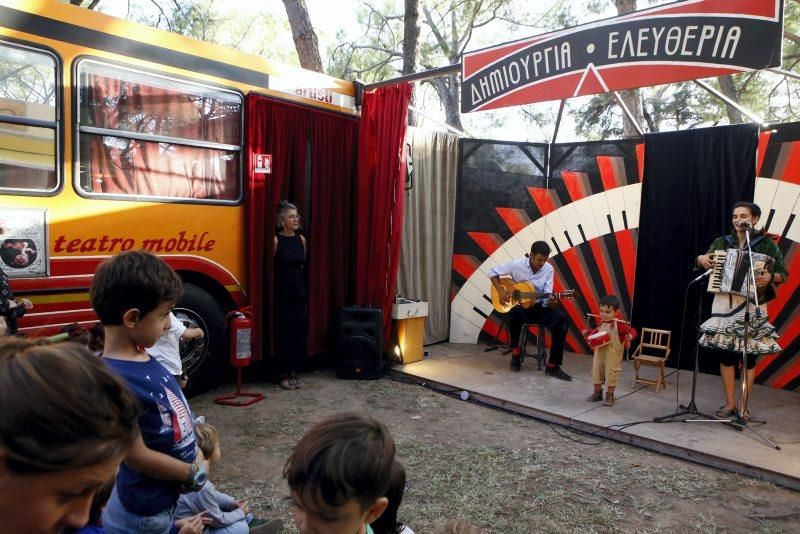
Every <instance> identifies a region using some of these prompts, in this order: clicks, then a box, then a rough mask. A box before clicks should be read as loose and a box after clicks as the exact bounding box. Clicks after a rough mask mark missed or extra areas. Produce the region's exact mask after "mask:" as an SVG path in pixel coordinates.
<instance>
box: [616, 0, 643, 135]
mask: <svg viewBox="0 0 800 534" xmlns="http://www.w3.org/2000/svg"><path fill="white" fill-rule="evenodd" d="M614 5H615V6H616V8H617V13H618V14H619V15H625V14H628V13H632V12H634V11H636V0H614ZM619 96H620V98H622V101H623V102H624V103H625V105H626V106H627V107H628V111H630V112H631V115H633V116H634V117H635V118H636V122H638V123H639V124H641V123H642V98H641V96H640V94H639V90H638V89H629V90H627V91H620V95H619ZM622 135H623V136H624V137H636V136H638V135H639V132H638V131H637V130H636V127H635V126H634V125H633V123H632V122H631V121H630V120H628V116H627V115H625V114H624V113H623V114H622Z"/></svg>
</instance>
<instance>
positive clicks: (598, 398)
mask: <svg viewBox="0 0 800 534" xmlns="http://www.w3.org/2000/svg"><path fill="white" fill-rule="evenodd" d="M586 400H587V401H589V402H600V401H601V400H603V392H602V390H601V391H598V392H597V393H592V394H591V395H589V396H588V397H586Z"/></svg>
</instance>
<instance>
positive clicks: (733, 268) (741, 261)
mask: <svg viewBox="0 0 800 534" xmlns="http://www.w3.org/2000/svg"><path fill="white" fill-rule="evenodd" d="M712 256H713V263H714V264H713V266H712V267H711V269H712V272H711V277H710V278H709V279H708V292H709V293H732V294H734V295H741V296H743V297H747V296H749V297H750V298H754V296H755V293H754V292H753V289H756V288H754V287H752V283H751V288H750V294H749V295H748V293H747V278H748V276H749V274H750V258H749V257H748V255H747V251H746V250H740V249H737V248H729V249H728V250H715V251H714V253H713V254H712ZM753 271H754V272H755V275H756V276H760V275H762V274H763V273H765V272H769V273H772V272H775V259H774V258H773V257H772V256H767V255H766V254H761V253H760V252H753ZM757 289H758V298H759V302H761V301H763V302H766V301H768V300H772V299H773V298H775V296H776V293H775V285H774V284H770V285H768V286H766V287H761V288H757Z"/></svg>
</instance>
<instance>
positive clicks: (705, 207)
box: [632, 124, 758, 370]
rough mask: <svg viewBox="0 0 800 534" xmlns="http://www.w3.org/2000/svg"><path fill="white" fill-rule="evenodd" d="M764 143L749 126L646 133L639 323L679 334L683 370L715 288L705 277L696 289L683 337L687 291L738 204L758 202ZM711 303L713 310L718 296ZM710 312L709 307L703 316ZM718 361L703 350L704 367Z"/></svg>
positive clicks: (675, 339)
mask: <svg viewBox="0 0 800 534" xmlns="http://www.w3.org/2000/svg"><path fill="white" fill-rule="evenodd" d="M757 144H758V128H757V127H756V126H754V125H749V124H745V125H736V126H720V127H714V128H703V129H697V130H689V131H685V132H669V133H657V134H648V135H646V136H645V160H644V161H645V163H644V180H643V183H642V203H641V211H640V217H639V244H638V252H637V257H636V283H635V286H634V298H633V314H632V320H633V324H634V326H636V327H637V328H642V327H651V328H661V329H665V330H671V331H672V342H671V346H672V352H671V354H670V358H669V360H668V362H667V365H670V366H673V367H674V366H677V364H678V357H679V355H681V354H682V355H683V356H682V357H681V358H680V365H681V367H684V368H691V367H693V365H694V361H693V357H694V347H695V346H696V343H697V326H698V324H699V323H698V317H697V301H698V299H699V298H701V297H702V296H704V295H706V292H705V287H706V285H707V283H706V282H705V281H703V282H699V283H697V284H695V285H694V286H693V289H692V290H690V291H689V299H688V302H687V303H686V304H687V305H686V317H685V329H686V333H685V335H684V336H681V328H682V323H683V322H684V321H683V319H684V317H683V313H684V295H685V293H686V288H687V285H688V283H689V282H690V281H691V280H692V279H693V278H694V277H695V276H697V275H698V274H701V271H694V258H695V257H696V256H697V255H698V254H701V253H704V252H705V251H706V250H708V246H709V245H710V244H711V242H712V241H713V240H714V239H715V238H716V237H719V236H720V235H723V234H726V233H728V232H730V231H731V229H732V227H731V212H732V209H731V208H732V206H733V204H734V203H736V202H737V201H740V200H746V201H750V202H752V200H753V193H754V190H755V169H756V147H757ZM695 286H696V287H695ZM703 300H704V301H705V302H706V307H707V306H708V303H709V302H710V300H709V299H708V297H703ZM707 314H708V309H705V310H704V311H703V313H702V314H701V315H702V318H705V317H706V316H707ZM681 338H683V339H682V343H681ZM712 360H713V361H712ZM718 362H719V360H718V359H714V357H713V355H707V354H705V353H703V354H701V367H702V368H703V369H704V370H706V369H707V370H713V369H714V368H716V367H717V364H718Z"/></svg>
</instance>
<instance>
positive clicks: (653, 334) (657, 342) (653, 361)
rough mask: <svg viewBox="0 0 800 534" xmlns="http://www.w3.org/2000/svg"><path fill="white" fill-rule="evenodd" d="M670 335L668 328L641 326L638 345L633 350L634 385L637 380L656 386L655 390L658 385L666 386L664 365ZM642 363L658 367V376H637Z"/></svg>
mask: <svg viewBox="0 0 800 534" xmlns="http://www.w3.org/2000/svg"><path fill="white" fill-rule="evenodd" d="M671 337H672V332H671V331H669V330H657V329H655V328H642V332H641V337H640V338H639V339H640V342H639V346H638V347H636V350H635V351H634V352H633V357H632V358H631V359H632V360H633V369H634V375H633V385H632V386H631V387H636V384H637V383H638V382H641V383H643V384H650V385H653V386H655V387H656V391H658V388H659V387H660V386H664V387H665V388H666V387H667V385H666V383H665V382H664V366H665V364H666V362H667V358H669V351H670V347H669V342H670V338H671ZM642 365H649V366H651V367H658V378H657V379H652V378H641V377H640V376H639V369H640V368H641V366H642Z"/></svg>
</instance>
